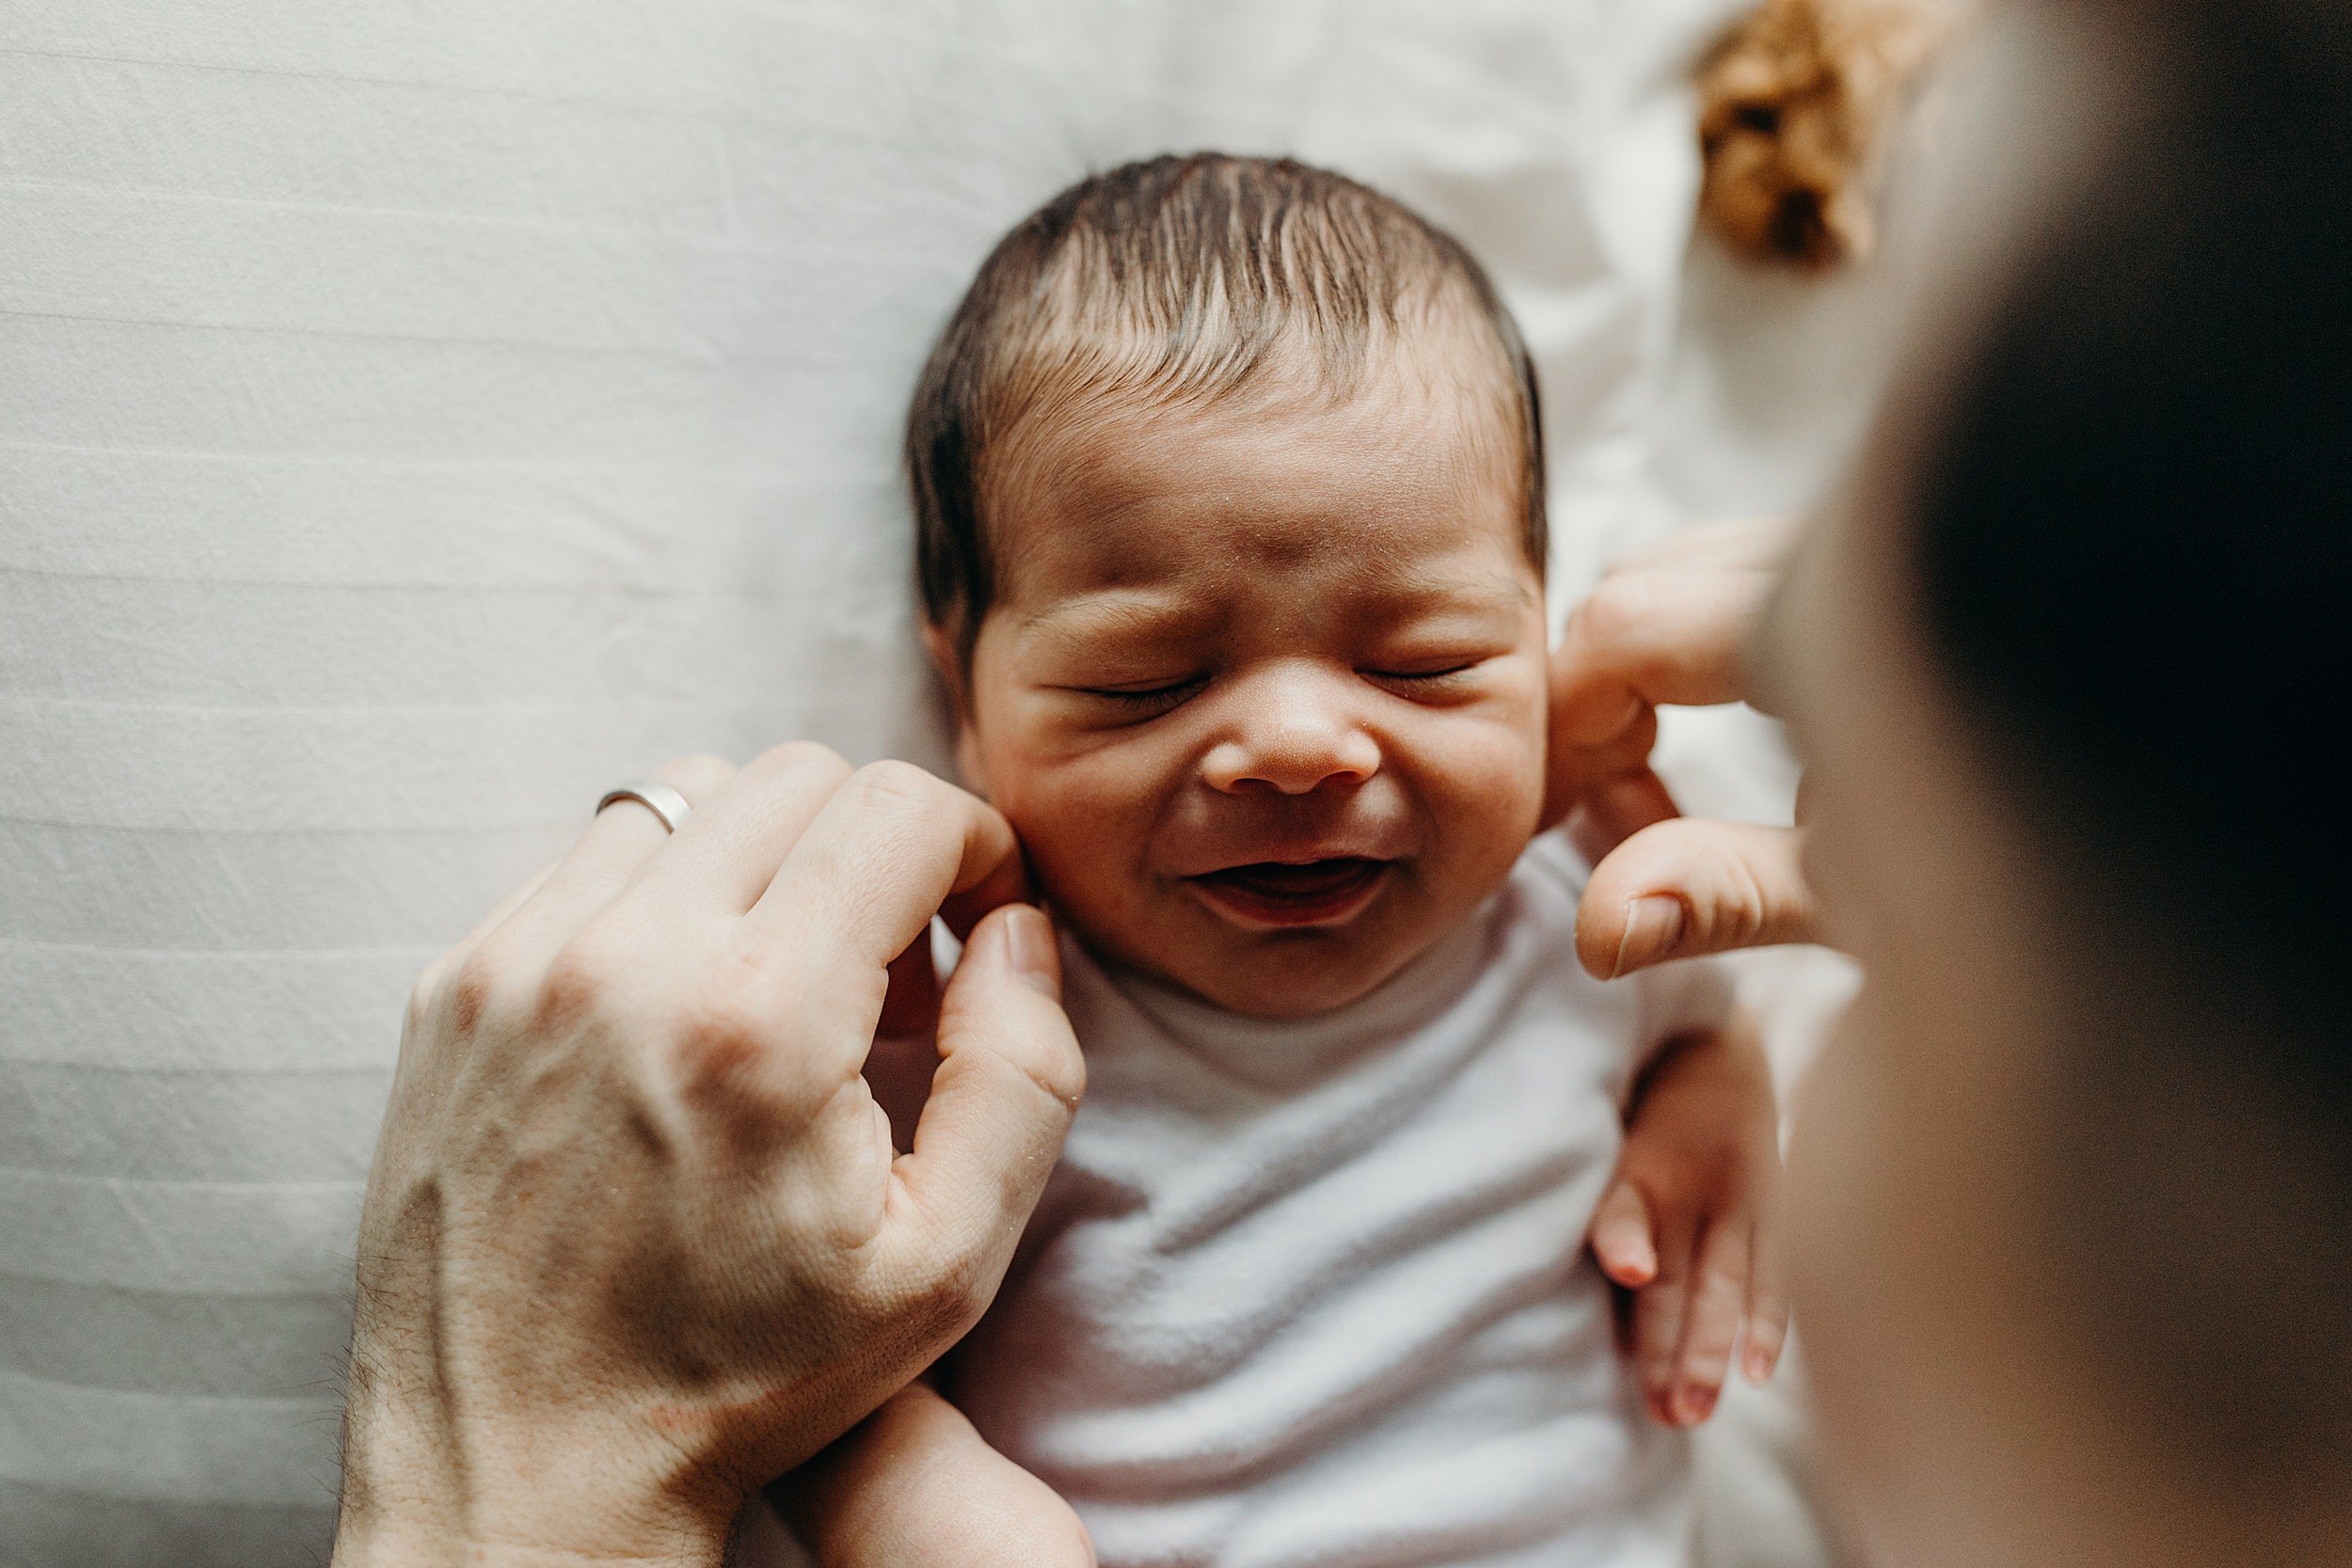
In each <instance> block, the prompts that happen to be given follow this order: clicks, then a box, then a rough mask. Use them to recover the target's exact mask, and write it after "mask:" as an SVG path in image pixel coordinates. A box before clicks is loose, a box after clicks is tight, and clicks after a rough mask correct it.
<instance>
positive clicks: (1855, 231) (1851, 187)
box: [1699, 0, 1953, 271]
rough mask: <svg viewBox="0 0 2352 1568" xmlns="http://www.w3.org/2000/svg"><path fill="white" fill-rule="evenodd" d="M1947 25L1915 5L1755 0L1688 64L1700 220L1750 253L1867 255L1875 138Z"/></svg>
mask: <svg viewBox="0 0 2352 1568" xmlns="http://www.w3.org/2000/svg"><path fill="white" fill-rule="evenodd" d="M1952 20H1953V19H1952V16H1951V14H1950V12H1949V11H1948V10H1947V8H1944V7H1942V6H1931V5H1928V4H1922V3H1919V0H1764V4H1763V5H1762V6H1761V7H1760V8H1757V9H1756V12H1755V13H1754V14H1752V15H1751V16H1749V17H1748V18H1747V19H1746V20H1745V21H1743V22H1741V23H1740V24H1738V25H1737V26H1735V27H1734V28H1733V29H1732V31H1731V32H1730V33H1729V35H1727V36H1726V37H1725V38H1724V40H1723V41H1722V42H1721V43H1720V44H1718V45H1717V46H1716V47H1715V49H1714V50H1713V51H1712V52H1710V53H1709V54H1708V57H1707V60H1706V62H1705V64H1704V65H1703V67H1702V68H1701V73H1700V77H1699V96H1700V102H1699V149H1700V151H1701V153H1702V154H1703V155H1704V156H1705V158H1706V164H1707V174H1706V181H1705V183H1704V184H1703V185H1702V186H1701V188H1700V191H1699V215H1700V218H1701V219H1702V221H1704V222H1705V223H1706V224H1707V225H1708V227H1709V228H1711V229H1713V230H1714V231H1715V232H1716V233H1717V234H1719V235H1721V236H1722V237H1723V239H1724V241H1725V242H1726V243H1727V244H1729V245H1731V247H1732V248H1733V249H1734V250H1736V251H1738V252H1740V254H1742V255H1745V256H1750V257H1754V258H1756V259H1757V260H1760V261H1777V262H1782V263H1786V264H1789V265H1793V266H1797V267H1800V268H1804V269H1806V270H1809V271H1820V270H1823V269H1826V268H1828V267H1832V266H1835V265H1836V264H1837V263H1839V262H1841V261H1848V260H1853V261H1861V260H1864V259H1867V257H1868V256H1869V254H1870V249H1871V245H1872V243H1873V240H1874V238H1875V234H1876V226H1875V224H1874V223H1873V221H1872V218H1871V213H1870V197H1871V188H1872V186H1873V184H1874V183H1875V181H1876V176H1877V172H1878V166H1879V162H1880V159H1881V156H1882V154H1883V150H1884V144H1885V142H1886V140H1887V139H1888V136H1889V135H1890V133H1891V131H1892V129H1893V126H1894V124H1895V121H1896V119H1897V118H1898V115H1899V111H1900V109H1901V107H1902V105H1903V103H1904V102H1905V100H1906V99H1907V97H1908V96H1909V93H1908V89H1909V87H1910V86H1911V83H1912V82H1913V80H1914V79H1915V77H1916V76H1917V74H1918V71H1919V69H1920V67H1921V66H1922V65H1923V64H1925V63H1926V61H1927V59H1928V57H1929V56H1930V55H1931V54H1933V53H1934V50H1935V47H1936V45H1937V44H1938V43H1939V42H1941V41H1942V40H1943V39H1944V37H1945V36H1946V34H1947V32H1948V31H1949V30H1950V24H1951V22H1952Z"/></svg>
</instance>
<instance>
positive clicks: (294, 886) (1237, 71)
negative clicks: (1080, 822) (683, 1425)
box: [0, 0, 1727, 1568]
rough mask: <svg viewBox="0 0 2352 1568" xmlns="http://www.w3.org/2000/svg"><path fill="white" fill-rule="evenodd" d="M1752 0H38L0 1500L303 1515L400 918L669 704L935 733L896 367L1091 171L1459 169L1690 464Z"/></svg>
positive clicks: (522, 843) (651, 734)
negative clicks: (917, 646)
mask: <svg viewBox="0 0 2352 1568" xmlns="http://www.w3.org/2000/svg"><path fill="white" fill-rule="evenodd" d="M1726 3H1727V0H889V3H878V0H805V3H801V4H792V5H786V4H781V3H775V0H375V3H373V4H365V5H360V4H352V3H349V0H0V1560H5V1561H7V1562H10V1563H17V1562H22V1563H33V1564H42V1565H47V1564H62V1563H73V1564H76V1565H88V1568H105V1565H107V1564H128V1563H166V1562H168V1563H171V1564H174V1565H185V1568H194V1565H198V1564H203V1563H213V1562H217V1563H224V1564H228V1563H233V1564H237V1565H239V1568H268V1565H271V1564H278V1563H288V1564H292V1563H309V1562H311V1561H313V1560H315V1557H316V1554H317V1553H318V1552H319V1551H320V1549H321V1546H322V1544H323V1543H324V1541H325V1540H326V1535H327V1531H328V1528H329V1524H330V1521H331V1498H332V1495H333V1490H334V1484H335V1462H334V1452H335V1433H334V1426H335V1422H334V1413H335V1408H336V1391H335V1390H336V1376H337V1366H338V1358H339V1354H340V1351H341V1348H342V1341H343V1337H344V1325H345V1314H346V1310H347V1302H346V1291H347V1280H348V1276H349V1274H350V1268H351V1244H352V1234H353V1225H354V1218H355V1214H356V1210H357V1205H358V1194H359V1190H360V1183H361V1180H362V1178H363V1176H364V1173H365V1170H366V1167H367V1162H368V1152H369V1145H370V1141H371V1139H372V1137H373V1132H374V1128H375V1124H376V1118H377V1116H378V1113H379V1110H380V1106H381V1102H382V1097H383V1094H384V1091H385V1087H386V1084H387V1080H388V1073H389V1065H390V1062H391V1059H392V1054H393V1051H394V1046H395V1035H396V1029H397V1022H396V1021H397V1019H398V1016H399V1005H400V1001H401V998H402V995H403V993H404V991H405V987H406V984H407V981H408V977H409V975H410V974H412V973H413V972H414V971H415V970H416V969H417V968H418V967H419V966H420V965H421V963H422V962H423V961H424V959H425V958H426V957H427V956H428V955H429V954H431V953H432V952H433V951H435V950H436V949H437V948H438V947H439V946H441V945H443V944H445V943H447V942H449V941H451V940H452V939H453V938H454V937H455V936H457V935H458V934H460V933H461V932H462V931H463V929H464V928H465V927H467V926H468V925H469V923H470V921H471V920H472V918H474V917H475V916H476V915H478V914H479V912H480V911H482V910H483V909H484V908H485V907H486V906H487V905H488V904H489V903H490V902H491V901H492V900H493V899H494V898H495V896H496V895H498V894H499V893H501V891H502V890H504V889H505V888H506V887H507V886H509V885H510V884H511V883H513V882H514V881H516V879H519V878H521V877H522V876H523V875H525V874H526V873H527V872H528V871H530V870H531V869H532V867H533V866H534V865H536V864H538V863H541V862H543V861H544V860H546V859H547V858H548V857H549V856H551V855H553V854H554V853H555V852H557V851H558V850H559V849H560V848H561V847H563V846H564V844H565V843H566V842H567V841H568V840H569V838H570V837H571V835H572V834H573V832H575V831H576V830H577V828H578V827H579V825H580V821H581V819H582V817H583V816H584V813H585V812H586V810H587V807H588V806H589V804H590V803H591V802H592V801H593V800H595V798H596V794H597V792H598V791H599V790H601V789H602V788H603V787H605V786H606V785H608V784H611V783H612V782H615V781H617V780H619V779H623V778H626V777H628V776H630V775H632V774H635V773H638V772H641V771H643V770H644V768H646V767H648V766H649V765H651V764H653V763H656V762H658V761H660V759H661V758H662V757H663V756H665V755H667V754H669V753H672V752H678V751H682V750H686V749H690V748H691V749H707V750H714V751H718V752H728V753H733V754H736V755H738V756H741V755H744V754H747V753H749V752H752V751H754V750H755V749H757V748H758V747H760V746H762V745H763V744H766V743H767V742H769V741H771V740H773V739H776V738H779V737H783V736H796V735H810V736H819V737H822V738H825V739H828V740H830V741H832V742H834V744H836V745H838V746H840V747H841V748H843V749H844V750H845V751H847V752H850V753H851V754H853V755H856V756H860V757H866V756H873V755H878V754H882V753H885V752H898V753H902V754H908V755H913V756H914V757H917V758H919V759H926V760H931V761H938V760H941V752H940V749H939V746H938V737H937V735H936V733H935V728H934V723H933V720H932V715H931V710H930V706H929V698H928V693H927V690H926V688H925V687H924V685H923V683H922V681H921V679H920V678H919V672H918V666H917V663H916V660H915V657H914V646H913V639H912V637H911V635H910V628H909V595H908V593H907V591H906V584H907V578H908V569H907V564H906V557H907V552H908V543H907V529H906V523H905V517H904V509H903V506H902V504H901V501H900V498H899V488H898V477H897V472H896V467H895V450H896V441H897V434H898V419H899V415H900V410H901V405H902V402H903V399H904V397H905V395H906V392H907V390H908V386H909V382H910V380H911V378H912V375H913V372H914V366H915V365H916V363H917V361H918V359H919V357H920V356H921V355H922V353H923V352H924V349H925V346H926V344H927V341H928V339H929V337H930V333H931V332H932V331H933V329H934V328H935V326H936V325H937V324H938V323H939V321H940V320H941V318H942V317H943V315H944V313H945V311H946V309H947V308H948V306H949V304H950V303H951V302H952V300H953V299H954V297H955V295H956V294H957V293H958V292H959V291H960V289H961V286H962V284H963V281H964V279H965V278H966V277H967V276H968V274H969V271H970V269H971V268H972V267H973V265H974V264H975V263H976V262H977V260H978V258H979V256H980V255H981V254H982V252H983V251H984V249H985V248H986V246H987V245H989V244H990V243H991V242H992V240H993V238H994V236H995V235H996V234H997V233H998V232H999V231H1000V230H1002V229H1003V228H1004V227H1005V226H1006V225H1008V224H1009V223H1010V222H1011V221H1012V220H1014V219H1015V218H1017V217H1018V216H1020V215H1021V214H1023V213H1024V212H1025V211H1026V210H1028V209H1029V208H1030V207H1031V206H1033V205H1034V204H1036V203H1037V202H1038V201H1039V200H1041V198H1044V197H1046V196H1047V195H1049V194H1051V193H1052V192H1053V191H1054V190H1055V189H1057V187H1059V186H1060V185H1062V184H1063V183H1065V182H1068V181H1070V180H1071V179H1073V177H1075V176H1077V175H1079V174H1080V173H1082V172H1084V171H1085V170H1087V169H1089V168H1091V167H1099V166H1104V165H1106V164H1109V163H1112V162H1115V161H1118V160H1120V159H1123V158H1126V157H1129V156H1133V155H1136V154H1140V153H1144V152H1148V151H1152V150H1162V149H1166V148H1169V147H1191V146H1199V145H1212V144H1213V145H1218V146H1223V147H1227V148H1232V149H1235V150H1284V151H1294V152H1296V153H1299V154H1301V155H1303V156H1306V157H1308V158H1311V159H1315V160H1319V161H1323V162H1327V163H1330V164H1333V165H1336V166H1340V167H1343V168H1345V169H1347V170H1349V171H1350V172H1353V173H1356V174H1359V175H1361V176H1364V177H1366V178H1368V179H1370V180H1372V181H1374V182H1377V183H1380V184H1383V185H1385V186H1387V187H1388V188H1389V189H1391V191H1393V192H1394V193H1396V194H1397V195H1399V196H1401V197H1403V198H1406V200H1408V201H1410V202H1413V203H1415V204H1417V205H1419V206H1420V207H1422V209H1423V210H1425V211H1426V212H1428V213H1429V214H1432V215H1433V216H1434V217H1436V218H1437V219H1438V220H1439V221H1440V222H1442V223H1445V224H1448V225H1450V226H1453V227H1454V228H1455V229H1456V230H1458V231H1459V232H1460V233H1461V234H1462V236H1463V237H1464V238H1465V239H1466V240H1467V241H1468V242H1469V243H1470V245H1472V246H1473V248H1475V249H1476V250H1478V251H1479V252H1480V254H1481V255H1483V256H1484V257H1485V258H1486V261H1488V263H1489V264H1490V266H1491V267H1492V268H1493V270H1494V271H1495V273H1496V274H1497V276H1498V277H1499V279H1500V281H1501V282H1502V287H1503V290H1504V292H1505V293H1506V294H1507V295H1508V297H1509V299H1510V301H1511V303H1512V305H1513V307H1514V308H1515V309H1517V310H1518V313H1519V316H1520V319H1521V320H1522V322H1523V323H1524V324H1525V325H1526V326H1527V328H1528V332H1529V336H1530V338H1531V339H1532V340H1533V341H1534V344H1535V346H1536V349H1537V352H1538V355H1539V357H1540V359H1541V361H1542V370H1543V373H1544V376H1545V380H1546V393H1547V399H1548V408H1547V418H1548V424H1549V437H1550V442H1551V457H1552V473H1553V476H1554V486H1555V487H1554V497H1553V499H1554V505H1555V509H1556V510H1555V515H1556V516H1557V518H1558V524H1559V533H1560V540H1561V544H1560V550H1559V555H1560V560H1561V567H1560V572H1559V574H1558V575H1559V578H1560V580H1561V582H1562V583H1563V584H1564V585H1566V586H1571V587H1572V586H1574V585H1576V584H1578V583H1579V582H1581V579H1582V578H1584V576H1585V575H1586V574H1588V573H1589V571H1590V570H1591V568H1592V565H1593V563H1594V562H1597V560H1598V559H1600V557H1601V556H1603V555H1604V554H1605V553H1607V551H1608V550H1609V549H1610V548H1612V547H1613V546H1614V544H1615V543H1616V542H1618V541H1619V540H1621V539H1623V538H1624V537H1625V536H1626V535H1627V534H1628V533H1629V531H1633V530H1635V529H1638V528H1642V527H1647V526H1652V525H1653V524H1654V523H1655V522H1656V520H1657V516H1656V514H1657V513H1658V510H1659V503H1658V502H1657V500H1656V499H1655V497H1654V493H1653V492H1652V491H1651V490H1650V488H1649V487H1648V486H1647V485H1646V483H1645V464H1646V462H1647V445H1646V442H1645V436H1644V420H1645V416H1647V415H1648V414H1649V413H1650V412H1651V409H1652V405H1653V404H1654V403H1655V402H1656V400H1657V397H1658V392H1659V386H1660V381H1661V369H1662V367H1663V366H1664V364H1665V362H1666V358H1667V346H1668V343H1669V341H1670V338H1671V333H1672V329H1673V325H1674V319H1673V308H1674V303H1675V287H1674V283H1675V278H1676V277H1677V268H1678V264H1679V262H1680V259H1681V256H1682V252H1683V248H1684V244H1685V239H1686V234H1687V228H1688V214H1689V212H1690V208H1691V198H1692V188H1693V185H1694V182H1695V174H1696V170H1695V157H1694V150H1693V149H1692V135H1691V108H1690V103H1689V99H1688V94H1687V89H1686V87H1685V81H1686V74H1687V68H1688V64H1689V60H1690V57H1691V55H1692V52H1693V50H1694V49H1695V47H1696V45H1697V43H1698V42H1699V40H1701V39H1702V38H1703V36H1704V35H1705V34H1706V32H1707V31H1708V29H1709V28H1710V27H1711V26H1712V25H1713V24H1714V23H1715V21H1716V20H1717V19H1718V18H1719V17H1720V15H1721V13H1722V12H1723V10H1724V8H1725V5H1726Z"/></svg>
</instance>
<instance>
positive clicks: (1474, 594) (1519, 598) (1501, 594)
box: [1382, 572, 1543, 611]
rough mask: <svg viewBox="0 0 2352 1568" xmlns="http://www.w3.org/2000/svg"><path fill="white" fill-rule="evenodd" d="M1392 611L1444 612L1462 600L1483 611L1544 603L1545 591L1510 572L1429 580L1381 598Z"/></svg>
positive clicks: (1424, 579) (1394, 591)
mask: <svg viewBox="0 0 2352 1568" xmlns="http://www.w3.org/2000/svg"><path fill="white" fill-rule="evenodd" d="M1382 598H1383V601H1384V602H1385V603H1386V604H1387V605H1388V606H1389V607H1390V608H1391V609H1394V610H1406V611H1414V610H1438V609H1443V608H1446V607H1448V606H1451V605H1454V604H1456V603H1459V602H1461V601H1463V600H1472V601H1475V602H1476V605H1477V608H1479V609H1481V610H1486V609H1496V608H1502V607H1505V606H1508V607H1510V608H1513V609H1517V608H1518V607H1520V606H1522V605H1530V604H1535V605H1540V604H1541V603H1542V602H1543V590H1542V589H1540V588H1538V587H1536V586H1535V585H1534V584H1533V583H1531V582H1529V581H1528V580H1527V578H1524V577H1520V576H1518V575H1516V574H1514V573H1510V572H1472V573H1463V574H1460V575H1448V576H1443V577H1436V578H1423V579H1422V580H1421V581H1419V582H1414V583H1410V584H1406V585H1403V586H1400V587H1398V588H1396V589H1394V590H1393V591H1391V592H1390V593H1388V594H1383V595H1382Z"/></svg>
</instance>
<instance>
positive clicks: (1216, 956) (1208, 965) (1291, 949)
mask: <svg viewBox="0 0 2352 1568" xmlns="http://www.w3.org/2000/svg"><path fill="white" fill-rule="evenodd" d="M1442 934H1443V933H1442V931H1439V930H1431V931H1429V932H1427V933H1426V934H1420V935H1407V934H1406V933H1401V932H1396V931H1387V932H1379V933H1375V932H1371V931H1365V932H1353V931H1349V930H1347V929H1340V930H1309V931H1284V932H1277V933H1264V934H1255V935H1251V936H1248V937H1246V938H1242V939H1240V940H1238V941H1221V942H1210V943H1196V942H1170V943H1163V944H1158V946H1157V950H1156V951H1154V952H1150V953H1122V954H1118V955H1115V956H1116V957H1117V958H1119V960H1120V962H1121V963H1123V964H1125V965H1126V966H1127V967H1129V968H1131V969H1135V970H1138V971H1140V972H1141V973H1143V974H1147V975H1149V976H1151V977H1152V978H1153V979H1155V980H1159V981H1162V982H1164V983H1166V984H1168V985H1171V986H1174V987H1176V988H1178V989H1179V990H1187V991H1190V992H1191V993H1193V994H1194V995H1195V996H1198V997H1200V999H1201V1000H1202V1001H1204V1002H1207V1003H1209V1004H1211V1005H1212V1006H1217V1007H1222V1008H1224V1009H1225V1010H1226V1011H1227V1012H1230V1013H1234V1014H1237V1015H1239V1016H1241V1017H1243V1018H1254V1019H1266V1020H1271V1021H1285V1020H1293V1019H1305V1018H1316V1017H1320V1016H1321V1015H1323V1014H1325V1013H1330V1012H1336V1011H1338V1010H1339V1009H1340V1008H1342V1007H1344V1006H1348V1005H1349V1004H1350V1003H1354V1002H1359V1001H1361V1000H1362V999H1363V998H1365V997H1367V996H1369V995H1371V994H1372V993H1373V992H1374V991H1375V990H1379V989H1380V988H1381V987H1382V986H1384V985H1386V984H1388V983H1389V982H1390V981H1391V980H1392V979H1394V978H1395V977H1396V976H1397V975H1398V974H1402V973H1403V972H1404V971H1405V970H1406V969H1408V968H1410V967H1411V966H1412V964H1413V962H1414V960H1415V959H1417V958H1421V957H1422V954H1424V953H1426V952H1428V951H1429V949H1431V948H1432V947H1434V946H1436V945H1437V943H1438V938H1439V937H1440V936H1441V935H1442Z"/></svg>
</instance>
